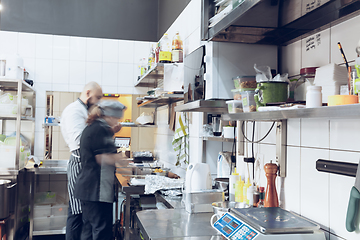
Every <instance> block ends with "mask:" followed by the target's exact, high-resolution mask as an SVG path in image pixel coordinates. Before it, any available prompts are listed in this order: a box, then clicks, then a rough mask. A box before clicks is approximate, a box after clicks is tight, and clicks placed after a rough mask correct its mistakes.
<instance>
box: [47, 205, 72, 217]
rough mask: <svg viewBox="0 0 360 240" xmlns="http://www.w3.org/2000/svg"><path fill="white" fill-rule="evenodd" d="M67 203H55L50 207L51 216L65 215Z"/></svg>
mask: <svg viewBox="0 0 360 240" xmlns="http://www.w3.org/2000/svg"><path fill="white" fill-rule="evenodd" d="M68 207H69V205H66V204H56V205H53V206H52V207H51V215H52V216H67V213H68Z"/></svg>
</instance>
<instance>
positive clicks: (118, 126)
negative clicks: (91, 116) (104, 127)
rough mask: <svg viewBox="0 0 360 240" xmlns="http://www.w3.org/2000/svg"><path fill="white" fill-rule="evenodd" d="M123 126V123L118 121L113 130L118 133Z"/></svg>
mask: <svg viewBox="0 0 360 240" xmlns="http://www.w3.org/2000/svg"><path fill="white" fill-rule="evenodd" d="M121 128H122V126H121V124H120V123H118V124H117V125H115V126H114V127H112V131H113V132H114V133H117V132H118V131H120V129H121Z"/></svg>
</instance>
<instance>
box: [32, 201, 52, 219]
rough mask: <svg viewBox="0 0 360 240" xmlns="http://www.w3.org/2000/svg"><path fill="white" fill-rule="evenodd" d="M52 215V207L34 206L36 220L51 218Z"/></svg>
mask: <svg viewBox="0 0 360 240" xmlns="http://www.w3.org/2000/svg"><path fill="white" fill-rule="evenodd" d="M50 215H51V205H50V204H48V205H34V218H42V217H49V216H50Z"/></svg>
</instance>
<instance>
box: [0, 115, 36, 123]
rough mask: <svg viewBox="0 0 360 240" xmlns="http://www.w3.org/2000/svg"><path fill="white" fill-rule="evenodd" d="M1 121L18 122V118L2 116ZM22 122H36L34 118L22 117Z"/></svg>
mask: <svg viewBox="0 0 360 240" xmlns="http://www.w3.org/2000/svg"><path fill="white" fill-rule="evenodd" d="M0 120H16V117H14V116H0ZM20 120H25V121H33V122H34V121H35V118H33V117H21V118H20Z"/></svg>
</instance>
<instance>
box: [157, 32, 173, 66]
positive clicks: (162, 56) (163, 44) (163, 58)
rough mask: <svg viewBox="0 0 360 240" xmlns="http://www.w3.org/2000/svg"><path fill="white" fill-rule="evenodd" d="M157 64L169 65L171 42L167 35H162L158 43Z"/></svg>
mask: <svg viewBox="0 0 360 240" xmlns="http://www.w3.org/2000/svg"><path fill="white" fill-rule="evenodd" d="M159 62H160V63H171V41H170V39H169V37H168V35H167V33H165V34H164V36H163V38H162V39H161V41H160V53H159Z"/></svg>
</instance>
